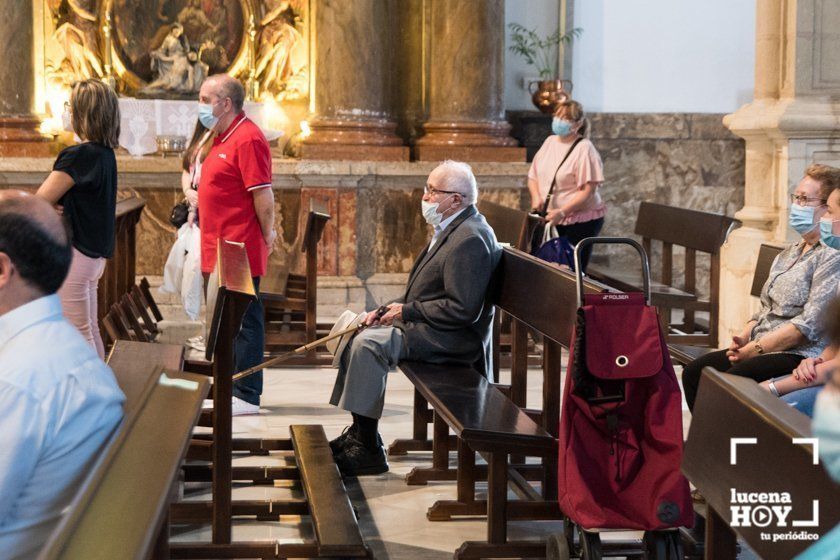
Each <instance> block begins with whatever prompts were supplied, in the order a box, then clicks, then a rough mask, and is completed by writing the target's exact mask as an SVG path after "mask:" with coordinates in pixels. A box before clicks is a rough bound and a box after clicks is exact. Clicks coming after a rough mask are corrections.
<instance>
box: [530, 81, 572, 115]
mask: <svg viewBox="0 0 840 560" xmlns="http://www.w3.org/2000/svg"><path fill="white" fill-rule="evenodd" d="M535 84H536V87H534V85H535ZM528 93H530V94H531V101H533V103H534V107H536V108H537V109H539V110H540V112H542V113H547V114H551V113H553V112H554V110H555V109H556V108H557V105H559V104H560V103H562V102H563V101H566V100H567V99H569V96H570V95H571V93H572V82H571V81H570V80H540V81H534V82H529V83H528Z"/></svg>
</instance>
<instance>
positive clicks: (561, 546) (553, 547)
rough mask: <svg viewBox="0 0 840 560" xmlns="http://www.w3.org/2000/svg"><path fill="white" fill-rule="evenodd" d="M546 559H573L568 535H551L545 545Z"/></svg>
mask: <svg viewBox="0 0 840 560" xmlns="http://www.w3.org/2000/svg"><path fill="white" fill-rule="evenodd" d="M545 557H546V560H569V559H570V558H571V557H572V553H571V551H570V550H569V543H568V541H567V540H566V535H558V534H553V535H549V537H548V541H546V543H545Z"/></svg>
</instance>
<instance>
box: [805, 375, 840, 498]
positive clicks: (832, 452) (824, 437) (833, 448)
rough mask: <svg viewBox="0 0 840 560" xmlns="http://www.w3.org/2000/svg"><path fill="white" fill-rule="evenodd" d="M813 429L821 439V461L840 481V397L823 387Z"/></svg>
mask: <svg viewBox="0 0 840 560" xmlns="http://www.w3.org/2000/svg"><path fill="white" fill-rule="evenodd" d="M811 431H812V432H813V434H814V435H815V436H816V437H818V438H819V439H820V461H821V462H822V466H823V468H825V470H826V471H827V472H828V474H829V475H830V476H831V478H833V479H834V481H835V482H840V397H838V395H837V392H836V391H831V390H830V389H828V388H827V387H826V388H823V390H822V391H820V393H819V394H818V395H817V402H816V404H815V405H814V420H813V421H812V422H811Z"/></svg>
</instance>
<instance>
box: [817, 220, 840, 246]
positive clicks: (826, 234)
mask: <svg viewBox="0 0 840 560" xmlns="http://www.w3.org/2000/svg"><path fill="white" fill-rule="evenodd" d="M833 229H834V222H833V221H832V220H830V219H828V220H820V241H822V242H823V244H824V245H828V246H829V247H831V248H832V249H837V250H838V251H840V237H838V236H837V235H834V232H833V231H832V230H833Z"/></svg>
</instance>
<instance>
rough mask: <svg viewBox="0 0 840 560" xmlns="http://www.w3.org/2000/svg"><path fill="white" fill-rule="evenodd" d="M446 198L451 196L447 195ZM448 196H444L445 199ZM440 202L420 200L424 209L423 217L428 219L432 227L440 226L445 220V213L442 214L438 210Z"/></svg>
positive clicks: (427, 221)
mask: <svg viewBox="0 0 840 560" xmlns="http://www.w3.org/2000/svg"><path fill="white" fill-rule="evenodd" d="M450 196H454V195H450ZM446 198H449V196H447V197H446ZM446 198H444V199H443V200H446ZM443 200H441V201H440V202H443ZM440 202H427V201H425V200H421V201H420V207H421V208H422V210H423V218H424V219H425V220H426V223H427V224H429V225H430V226H432V227H437V226H439V225H440V223H441V222H442V221H443V214H440V213H439V212H438V207H439V206H440Z"/></svg>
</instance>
